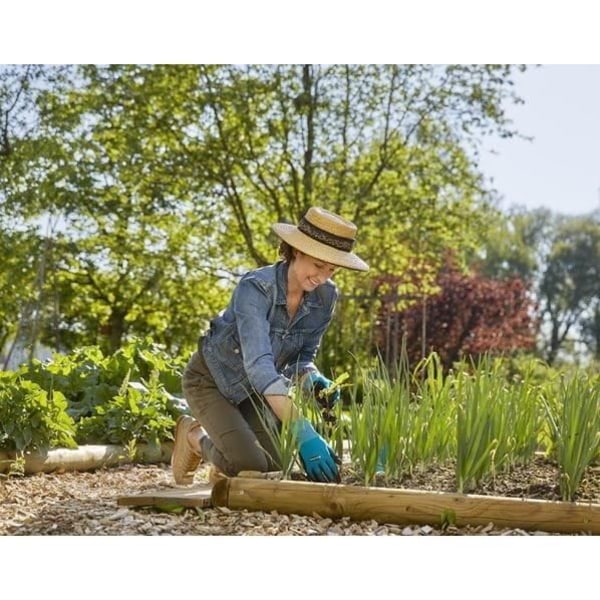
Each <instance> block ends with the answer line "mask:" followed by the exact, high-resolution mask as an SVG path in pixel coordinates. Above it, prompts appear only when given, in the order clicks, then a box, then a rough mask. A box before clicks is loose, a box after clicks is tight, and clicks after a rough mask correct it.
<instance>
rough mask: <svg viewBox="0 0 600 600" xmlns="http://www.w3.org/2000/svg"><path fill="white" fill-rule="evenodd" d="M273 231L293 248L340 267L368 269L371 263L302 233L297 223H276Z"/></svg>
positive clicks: (356, 269) (359, 269)
mask: <svg viewBox="0 0 600 600" xmlns="http://www.w3.org/2000/svg"><path fill="white" fill-rule="evenodd" d="M271 227H272V229H273V231H274V232H275V233H276V234H277V235H278V236H279V237H280V238H281V239H282V240H283V241H284V242H286V243H288V244H289V245H290V246H292V247H293V248H296V249H297V250H300V252H304V254H308V255H309V256H312V257H314V258H318V259H319V260H322V261H325V262H328V263H330V264H332V265H336V266H338V267H344V268H346V269H352V270H354V271H368V270H369V265H368V264H367V263H366V262H365V261H364V260H362V258H359V257H358V256H356V254H354V253H353V252H344V251H343V250H337V249H336V248H332V247H331V246H328V245H327V244H323V243H322V242H318V241H317V240H314V239H313V238H311V237H309V236H307V235H306V234H304V233H302V232H301V231H300V230H299V229H298V227H296V225H290V224H288V223H275V225H272V226H271Z"/></svg>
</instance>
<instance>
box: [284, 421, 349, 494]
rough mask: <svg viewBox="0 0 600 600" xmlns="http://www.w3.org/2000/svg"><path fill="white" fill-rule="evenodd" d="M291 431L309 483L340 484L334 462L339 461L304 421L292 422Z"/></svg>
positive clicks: (339, 462)
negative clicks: (296, 441)
mask: <svg viewBox="0 0 600 600" xmlns="http://www.w3.org/2000/svg"><path fill="white" fill-rule="evenodd" d="M292 431H293V432H294V435H295V436H296V439H297V440H298V453H299V454H300V460H301V462H302V466H303V467H304V470H305V471H306V475H307V476H308V478H309V479H310V480H311V481H322V482H325V483H332V482H334V481H335V482H337V483H339V482H340V473H339V470H338V468H337V465H336V462H337V463H338V464H341V461H340V459H339V458H338V457H337V456H336V454H335V452H334V451H333V450H332V449H331V448H330V446H329V445H328V444H327V442H326V441H325V440H324V439H323V438H322V437H321V436H320V435H319V434H318V433H317V432H316V431H315V429H314V427H313V426H312V425H311V424H310V423H309V422H308V421H307V420H306V419H298V420H297V421H294V422H292Z"/></svg>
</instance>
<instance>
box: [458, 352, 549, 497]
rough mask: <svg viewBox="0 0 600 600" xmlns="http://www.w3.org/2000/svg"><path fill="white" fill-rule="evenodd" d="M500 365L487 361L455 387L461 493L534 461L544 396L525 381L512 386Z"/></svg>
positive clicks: (460, 377) (462, 374) (462, 373)
mask: <svg viewBox="0 0 600 600" xmlns="http://www.w3.org/2000/svg"><path fill="white" fill-rule="evenodd" d="M500 371H501V364H500V362H498V361H496V362H495V363H494V362H492V361H491V360H490V359H489V357H486V356H484V357H483V358H482V359H481V360H480V361H479V362H478V363H477V364H476V365H475V369H474V370H473V372H472V373H470V372H469V370H468V369H467V368H466V366H464V365H463V367H462V368H461V369H460V370H459V372H458V373H457V376H456V378H455V381H454V385H455V389H456V400H457V418H456V437H457V452H456V481H457V488H458V491H459V492H464V491H468V490H470V489H472V488H473V487H475V486H476V485H477V484H478V483H479V482H480V481H481V480H483V479H484V478H486V477H488V476H492V477H493V476H494V475H495V474H496V472H498V471H499V470H501V469H504V470H506V469H510V468H511V467H512V466H513V465H515V464H516V463H525V462H527V461H528V460H530V459H531V458H532V457H533V455H534V453H535V450H536V449H537V445H538V438H539V432H540V429H541V408H540V394H539V390H538V388H537V387H536V386H533V385H531V382H530V381H529V379H528V378H527V377H525V378H524V379H523V380H522V381H518V382H512V383H511V382H508V381H507V380H506V378H505V377H504V376H503V375H502V373H501V372H500Z"/></svg>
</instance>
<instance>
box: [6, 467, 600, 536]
mask: <svg viewBox="0 0 600 600" xmlns="http://www.w3.org/2000/svg"><path fill="white" fill-rule="evenodd" d="M342 476H343V477H342V482H343V483H345V484H351V485H363V484H364V482H363V481H362V480H361V479H360V478H359V477H358V476H357V475H356V474H355V473H353V472H352V471H351V470H349V468H348V467H347V466H344V467H343V470H342ZM207 477H208V469H207V468H206V467H205V466H202V467H201V468H200V469H199V470H198V472H197V473H196V480H195V481H196V483H201V482H203V481H206V480H207ZM375 484H376V485H381V486H392V487H401V488H407V489H421V490H436V491H446V492H455V491H456V486H455V482H454V470H453V468H452V465H447V466H439V467H435V468H433V467H432V468H430V469H427V470H424V471H421V472H418V473H415V474H414V475H413V476H412V477H406V478H404V479H402V480H400V481H388V482H385V481H383V480H381V481H377V482H375ZM171 487H173V481H172V478H171V472H170V467H169V466H168V465H165V464H160V465H125V466H122V467H115V468H109V469H100V470H97V471H90V472H70V473H52V474H37V475H28V476H20V477H19V476H10V477H7V476H2V478H1V479H0V535H3V536H29V535H62V536H67V535H68V536H71V535H85V536H108V535H110V536H114V535H159V536H203V535H208V536H211V535H221V536H222V535H226V536H242V535H243V536H245V535H259V536H265V535H266V536H272V535H298V536H306V535H335V536H338V535H351V536H354V535H363V536H371V535H429V536H432V535H444V536H448V535H454V536H460V535H487V536H490V535H551V534H548V533H547V532H542V531H534V532H526V531H524V530H521V529H498V528H496V527H495V526H494V525H493V524H492V523H490V524H488V525H486V526H480V527H463V528H458V527H454V526H448V527H445V528H443V529H441V528H439V525H436V524H431V525H425V526H419V525H412V526H401V525H395V524H389V523H377V522H376V521H367V522H364V521H363V522H352V521H350V520H349V519H348V518H343V519H335V520H334V519H329V518H322V517H320V516H319V515H317V514H314V515H313V516H310V517H308V516H299V515H282V514H278V513H277V512H276V511H272V512H270V513H265V512H248V511H245V510H244V511H232V510H229V509H226V508H211V509H189V508H188V509H183V508H181V509H177V510H176V511H171V512H163V511H160V510H158V509H153V508H145V507H135V508H134V507H131V508H130V507H121V506H118V505H117V498H118V497H119V496H121V495H125V494H134V493H138V492H142V491H147V490H155V489H160V488H163V489H166V488H171ZM472 493H474V494H488V495H495V496H510V497H518V498H539V499H544V500H560V494H559V488H558V474H557V470H556V467H555V466H554V465H553V464H552V463H550V462H549V461H547V460H545V459H543V458H541V457H539V458H537V459H536V460H535V462H534V464H532V465H529V466H527V467H522V468H517V469H515V470H514V471H512V472H511V473H510V474H502V475H498V476H497V477H495V478H494V479H493V480H492V481H489V482H487V483H486V484H485V485H482V486H480V487H479V488H477V489H475V490H473V491H472ZM576 500H579V501H592V502H595V503H600V477H599V473H598V471H597V470H595V469H590V470H589V472H588V476H587V478H586V479H585V480H584V482H583V484H582V486H581V489H580V492H579V494H578V496H577V498H576ZM552 535H557V534H552Z"/></svg>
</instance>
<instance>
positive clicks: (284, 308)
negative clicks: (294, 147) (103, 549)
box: [171, 207, 369, 484]
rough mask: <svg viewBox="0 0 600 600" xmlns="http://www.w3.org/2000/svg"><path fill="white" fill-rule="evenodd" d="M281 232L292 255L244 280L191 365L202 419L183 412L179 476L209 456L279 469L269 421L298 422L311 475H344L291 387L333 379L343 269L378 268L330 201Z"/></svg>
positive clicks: (225, 465)
mask: <svg viewBox="0 0 600 600" xmlns="http://www.w3.org/2000/svg"><path fill="white" fill-rule="evenodd" d="M273 231H274V232H275V233H276V234H277V235H278V236H279V237H280V238H281V240H282V241H281V245H280V254H281V256H282V258H283V260H281V261H278V262H277V263H275V264H273V265H270V266H268V267H263V268H259V269H256V270H254V271H250V272H248V273H246V274H245V275H244V276H243V277H242V278H241V280H240V282H239V283H238V285H237V286H236V288H235V290H234V291H233V295H232V298H231V301H230V304H229V306H228V307H227V309H226V310H225V311H223V312H222V313H221V314H219V315H218V316H217V317H216V318H214V319H213V320H212V322H211V324H210V329H209V331H208V332H207V333H206V335H204V336H202V337H201V338H200V340H199V343H198V350H197V351H196V352H194V354H193V355H192V357H191V359H190V361H189V363H188V365H187V367H186V369H185V371H184V374H183V394H184V397H185V399H186V401H187V403H188V405H189V407H190V411H191V413H192V415H193V417H194V418H192V417H191V416H188V415H184V416H181V417H180V418H179V419H178V420H177V427H176V430H175V444H174V449H173V455H172V458H171V466H172V468H173V476H174V479H175V482H176V483H178V484H188V483H192V481H193V478H194V471H195V469H196V468H197V467H198V465H199V464H200V462H201V461H205V462H210V463H212V464H213V465H214V467H215V468H216V469H217V470H218V471H221V472H223V473H225V474H226V475H228V476H233V475H236V474H237V473H239V472H240V471H244V470H251V471H261V472H266V471H270V470H277V469H279V468H280V467H279V465H278V464H277V462H276V457H277V450H276V449H275V448H274V447H273V444H272V441H271V438H270V436H269V434H268V432H267V431H266V430H265V426H264V423H265V422H266V421H267V420H269V421H270V422H272V423H274V424H275V425H276V426H280V425H281V422H283V421H288V420H290V421H291V423H290V424H291V427H292V430H293V432H294V434H295V436H296V437H295V439H296V440H297V444H298V453H299V455H300V459H301V462H302V465H303V467H304V469H305V471H306V474H307V476H308V478H309V479H310V480H312V481H323V482H333V481H338V480H339V472H338V467H337V465H336V459H337V457H336V456H335V454H334V453H333V450H332V449H331V448H330V447H329V445H328V444H327V442H326V441H325V440H324V439H323V438H322V437H321V436H320V435H319V434H318V433H317V432H316V431H315V429H314V428H313V427H312V425H311V424H310V423H309V422H308V420H306V419H301V418H299V416H298V413H297V411H296V409H295V408H294V406H293V402H292V400H291V398H290V396H289V395H288V392H289V389H290V386H291V385H292V384H293V383H294V382H295V381H297V380H298V379H299V382H298V383H299V385H301V386H302V387H303V388H304V389H312V390H313V391H315V392H316V390H321V389H323V388H328V387H330V386H331V383H332V382H331V381H330V380H329V379H327V378H326V377H324V376H323V375H322V374H321V373H320V372H319V370H318V369H317V367H316V366H315V364H314V362H313V361H314V358H315V355H316V353H317V350H318V348H319V345H320V343H321V338H322V336H323V334H324V332H325V330H326V329H327V327H328V325H329V323H330V322H331V318H332V315H333V310H334V307H335V303H336V299H337V296H338V292H337V288H336V286H335V285H334V283H333V282H332V281H331V277H332V275H333V274H334V273H335V272H336V270H337V269H338V268H339V267H344V268H348V269H354V270H357V271H367V270H368V268H369V267H368V265H367V264H366V263H365V262H364V261H363V260H361V259H360V258H359V257H358V256H356V254H354V253H353V252H352V248H353V246H354V242H355V236H356V226H355V225H354V224H353V223H351V222H350V221H347V220H346V219H343V218H342V217H340V216H339V215H336V214H334V213H331V212H329V211H326V210H324V209H322V208H318V207H312V208H309V209H308V211H307V212H306V214H305V215H304V217H303V218H302V219H301V221H300V223H299V224H298V225H297V226H295V225H288V224H284V223H277V224H275V225H273ZM337 395H338V397H339V391H338V392H337ZM334 396H335V395H334ZM334 399H335V398H334ZM265 417H266V418H265Z"/></svg>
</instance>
